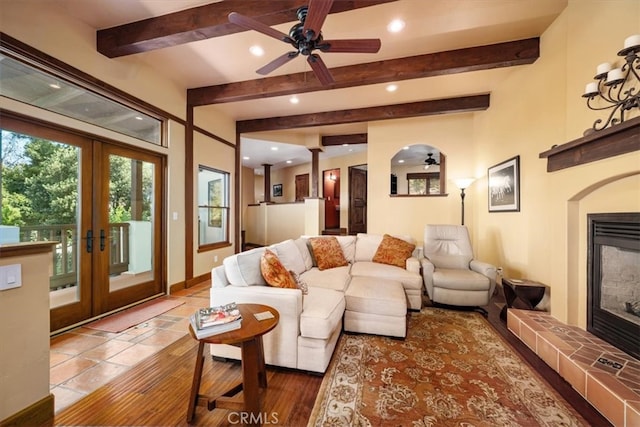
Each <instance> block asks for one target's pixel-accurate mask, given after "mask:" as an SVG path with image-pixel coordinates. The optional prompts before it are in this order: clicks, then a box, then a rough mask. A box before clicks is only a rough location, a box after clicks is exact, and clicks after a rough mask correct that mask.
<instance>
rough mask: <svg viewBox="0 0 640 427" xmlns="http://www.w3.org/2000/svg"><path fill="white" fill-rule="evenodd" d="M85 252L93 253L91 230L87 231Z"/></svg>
mask: <svg viewBox="0 0 640 427" xmlns="http://www.w3.org/2000/svg"><path fill="white" fill-rule="evenodd" d="M86 240H87V252H89V253H91V252H93V230H87V237H86Z"/></svg>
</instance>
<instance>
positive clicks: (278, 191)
mask: <svg viewBox="0 0 640 427" xmlns="http://www.w3.org/2000/svg"><path fill="white" fill-rule="evenodd" d="M273 197H282V184H274V186H273Z"/></svg>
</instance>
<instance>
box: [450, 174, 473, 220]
mask: <svg viewBox="0 0 640 427" xmlns="http://www.w3.org/2000/svg"><path fill="white" fill-rule="evenodd" d="M473 181H475V178H460V179H456V180H455V183H456V186H457V187H458V188H459V189H460V198H461V199H462V225H464V196H465V194H464V190H465V189H466V188H469V186H470V185H471V184H472V183H473Z"/></svg>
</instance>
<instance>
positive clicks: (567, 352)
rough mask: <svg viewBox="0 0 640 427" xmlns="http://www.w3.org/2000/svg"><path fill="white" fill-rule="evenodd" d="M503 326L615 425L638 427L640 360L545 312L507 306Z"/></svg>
mask: <svg viewBox="0 0 640 427" xmlns="http://www.w3.org/2000/svg"><path fill="white" fill-rule="evenodd" d="M507 325H508V327H509V330H511V332H513V333H514V334H515V335H516V336H518V337H519V338H520V339H521V340H522V341H523V342H524V343H525V344H526V345H527V346H529V348H531V349H532V350H533V351H534V352H535V353H536V354H537V355H538V356H539V357H540V358H541V359H542V360H544V361H545V362H546V363H547V364H548V365H549V366H550V367H551V368H553V369H554V370H555V371H556V372H558V374H560V376H562V377H563V378H564V379H565V380H566V381H567V382H569V383H570V384H571V385H572V386H573V388H575V389H576V390H577V391H578V392H579V393H580V394H581V395H582V396H583V397H584V398H585V399H586V400H587V401H588V402H590V403H591V404H592V405H593V406H594V407H595V408H596V409H598V411H600V413H602V414H603V415H604V416H605V417H607V418H608V419H609V421H611V423H612V424H613V425H616V426H621V427H622V426H624V427H638V426H640V362H638V361H637V360H636V359H634V358H633V357H631V356H629V355H627V354H626V353H623V352H621V351H620V350H618V349H617V348H615V347H613V346H612V345H610V344H608V343H607V342H605V341H604V340H601V339H600V338H598V337H596V336H595V335H592V334H590V333H589V332H587V331H584V330H582V329H580V328H578V327H575V326H569V325H565V324H563V323H562V322H560V321H558V320H557V319H555V318H554V317H552V316H551V315H550V314H548V313H543V312H539V311H527V310H517V309H509V311H508V312H507Z"/></svg>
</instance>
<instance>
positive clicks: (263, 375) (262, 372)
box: [256, 335, 267, 388]
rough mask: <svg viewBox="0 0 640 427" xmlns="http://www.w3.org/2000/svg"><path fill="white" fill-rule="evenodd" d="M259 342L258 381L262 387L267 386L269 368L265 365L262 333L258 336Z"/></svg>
mask: <svg viewBox="0 0 640 427" xmlns="http://www.w3.org/2000/svg"><path fill="white" fill-rule="evenodd" d="M256 341H257V344H258V383H259V384H260V387H262V388H267V369H266V367H265V365H264V346H263V345H262V335H260V336H259V337H257V338H256Z"/></svg>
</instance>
